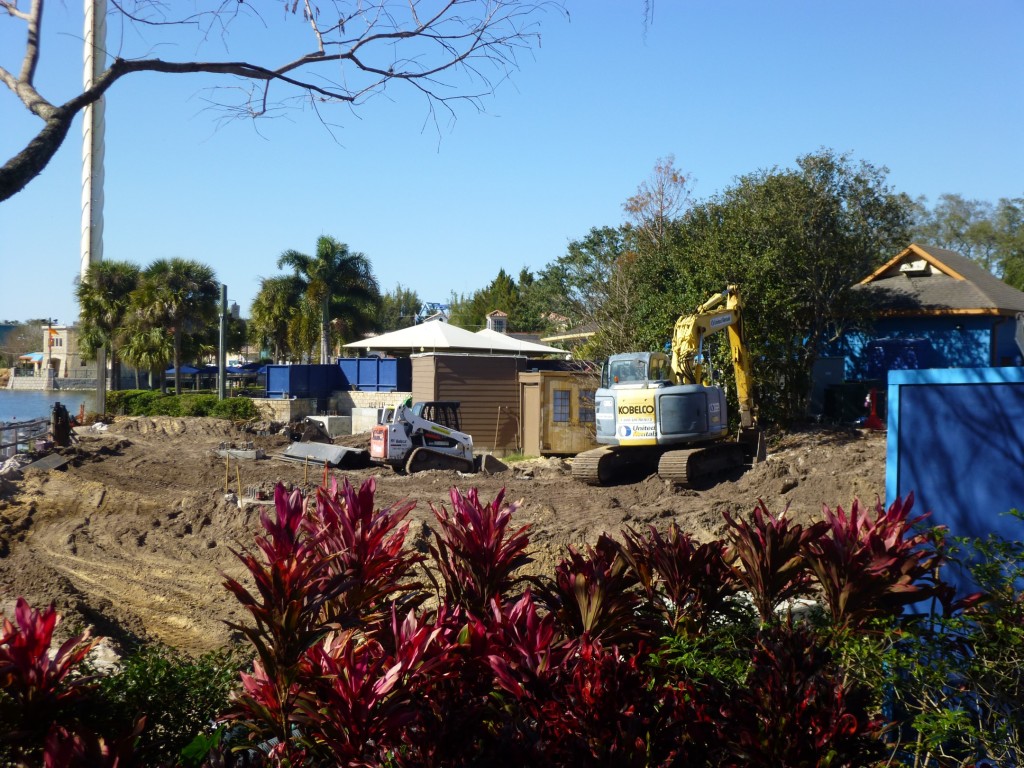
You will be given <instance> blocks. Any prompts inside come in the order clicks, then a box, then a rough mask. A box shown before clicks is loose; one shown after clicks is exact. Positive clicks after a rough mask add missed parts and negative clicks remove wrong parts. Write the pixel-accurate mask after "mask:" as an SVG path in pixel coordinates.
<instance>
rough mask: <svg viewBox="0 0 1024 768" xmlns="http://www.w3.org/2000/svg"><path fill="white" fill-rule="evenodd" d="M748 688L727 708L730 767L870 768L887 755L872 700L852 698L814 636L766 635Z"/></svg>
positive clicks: (723, 720) (787, 630) (787, 628)
mask: <svg viewBox="0 0 1024 768" xmlns="http://www.w3.org/2000/svg"><path fill="white" fill-rule="evenodd" d="M746 683H747V684H746V686H745V687H744V688H743V689H742V690H740V691H737V692H736V693H735V694H734V697H733V699H732V700H731V701H729V702H727V703H725V704H724V705H723V706H722V708H721V713H720V714H721V717H720V719H719V720H718V722H719V726H720V739H721V742H722V744H723V746H724V748H725V752H726V755H727V756H726V755H723V757H722V759H720V760H719V761H718V764H720V765H728V766H737V768H739V766H752V765H764V766H769V765H771V766H776V765H777V766H829V768H840V767H843V768H864V767H865V766H870V765H875V764H877V760H878V759H879V758H880V756H881V753H882V744H881V742H880V741H879V740H878V738H877V736H878V733H879V731H880V729H881V727H882V725H883V723H882V721H880V720H877V719H873V718H871V717H870V716H869V714H868V712H867V709H866V707H867V703H868V697H867V695H866V694H865V693H864V692H862V691H860V690H857V689H853V690H848V689H846V688H845V687H844V686H843V685H842V683H841V682H840V673H839V671H838V669H837V668H835V667H834V666H833V665H832V663H831V656H830V654H829V652H828V650H826V649H825V648H824V647H823V646H821V645H820V644H819V643H818V641H817V639H816V638H815V637H814V635H813V634H812V633H811V631H810V630H807V629H794V628H793V627H792V626H791V625H781V626H776V627H773V628H771V629H769V630H768V631H766V632H765V633H763V634H762V635H761V636H760V637H759V638H758V641H757V645H756V647H755V649H754V653H753V655H752V658H751V665H750V674H749V676H748V678H747V681H746Z"/></svg>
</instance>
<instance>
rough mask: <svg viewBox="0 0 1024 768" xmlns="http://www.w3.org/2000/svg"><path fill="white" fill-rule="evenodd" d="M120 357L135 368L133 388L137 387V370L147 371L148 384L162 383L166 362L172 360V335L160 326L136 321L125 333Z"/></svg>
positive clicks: (153, 385) (151, 385)
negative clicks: (125, 338) (125, 339)
mask: <svg viewBox="0 0 1024 768" xmlns="http://www.w3.org/2000/svg"><path fill="white" fill-rule="evenodd" d="M121 355H122V357H123V358H124V359H125V360H126V361H127V362H128V363H129V364H131V366H132V367H133V368H135V388H136V389H139V388H140V387H139V371H140V370H144V371H148V372H149V386H150V387H155V386H157V385H161V384H162V383H163V377H164V371H165V370H166V369H167V364H168V363H170V362H172V361H173V360H174V335H173V334H170V333H168V332H167V331H166V330H165V329H164V328H162V327H160V326H147V325H145V324H144V323H138V324H136V325H134V326H133V327H132V328H131V331H130V332H129V333H128V334H127V341H126V342H125V344H124V346H123V347H122V348H121Z"/></svg>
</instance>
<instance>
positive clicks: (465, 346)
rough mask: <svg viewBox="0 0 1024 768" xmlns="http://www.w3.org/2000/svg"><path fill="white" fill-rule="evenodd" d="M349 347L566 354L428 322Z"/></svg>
mask: <svg viewBox="0 0 1024 768" xmlns="http://www.w3.org/2000/svg"><path fill="white" fill-rule="evenodd" d="M345 348H346V349H366V350H370V349H374V350H379V351H381V352H409V353H416V352H441V351H444V352H449V351H458V352H483V353H490V354H494V353H516V354H521V355H530V354H532V355H564V354H566V352H565V350H564V349H558V348H557V347H546V346H544V345H543V344H534V343H532V342H528V341H519V340H518V339H513V338H511V337H509V336H506V335H505V334H503V333H496V332H494V331H487V330H484V331H480V332H479V333H473V332H472V331H467V330H466V329H465V328H459V327H458V326H455V325H452V324H450V323H440V322H436V321H435V322H429V323H420V324H419V325H413V326H410V327H408V328H402V329H401V330H399V331H392V332H391V333H383V334H381V335H380V336H373V337H371V338H369V339H363V340H362V341H353V342H352V343H351V344H346V345H345Z"/></svg>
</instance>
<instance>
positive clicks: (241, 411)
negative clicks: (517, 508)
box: [210, 397, 260, 421]
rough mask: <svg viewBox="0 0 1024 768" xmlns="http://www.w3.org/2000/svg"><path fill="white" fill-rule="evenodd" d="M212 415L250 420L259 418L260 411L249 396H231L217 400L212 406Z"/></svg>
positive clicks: (219, 417)
mask: <svg viewBox="0 0 1024 768" xmlns="http://www.w3.org/2000/svg"><path fill="white" fill-rule="evenodd" d="M210 415H211V416H215V417H216V418H218V419H231V420H232V421H248V420H249V419H256V418H259V415H260V412H259V410H258V409H257V408H256V403H254V402H253V401H252V399H250V398H248V397H229V398H226V399H224V400H218V401H216V402H215V403H214V404H213V406H212V407H211V408H210Z"/></svg>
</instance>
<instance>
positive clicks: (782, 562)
mask: <svg viewBox="0 0 1024 768" xmlns="http://www.w3.org/2000/svg"><path fill="white" fill-rule="evenodd" d="M722 515H723V517H725V521H726V523H728V524H729V532H728V536H729V541H730V544H731V546H730V547H729V551H728V554H727V557H729V559H730V560H739V562H740V563H741V564H742V567H741V568H736V569H735V573H736V576H737V578H738V579H739V580H740V582H741V583H742V584H743V585H744V586H745V587H746V588H747V591H748V592H749V593H750V599H751V601H752V602H753V604H754V608H755V609H756V610H757V612H758V614H759V615H760V617H761V622H762V623H764V624H768V623H771V622H772V621H773V620H774V619H775V609H776V608H777V607H778V606H779V605H780V604H781V603H783V602H784V601H786V600H789V599H791V598H793V597H797V596H798V595H802V594H806V592H807V586H808V582H809V581H810V572H809V570H808V566H807V562H806V561H805V560H804V557H803V550H804V548H805V547H806V546H807V544H808V543H809V542H812V541H814V540H816V539H817V538H818V537H820V536H821V535H822V533H823V532H824V530H825V526H826V524H825V523H824V522H818V523H815V524H814V525H811V526H808V527H807V528H804V527H803V526H802V525H800V524H799V523H794V522H793V521H791V520H789V519H788V518H787V517H786V514H785V512H783V513H782V514H781V515H780V516H779V517H775V516H774V515H772V513H771V512H769V511H768V508H767V507H766V506H765V505H764V502H763V501H760V500H758V502H757V505H756V506H755V507H754V511H753V512H752V513H751V515H750V521H749V522H748V521H746V520H739V521H737V520H734V519H733V518H732V517H731V516H730V515H729V513H728V512H723V513H722Z"/></svg>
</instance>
